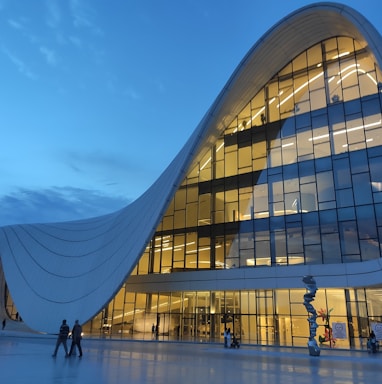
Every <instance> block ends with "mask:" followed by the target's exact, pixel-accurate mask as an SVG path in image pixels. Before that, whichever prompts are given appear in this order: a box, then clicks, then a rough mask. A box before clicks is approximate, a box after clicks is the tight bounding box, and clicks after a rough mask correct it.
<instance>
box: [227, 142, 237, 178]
mask: <svg viewBox="0 0 382 384" xmlns="http://www.w3.org/2000/svg"><path fill="white" fill-rule="evenodd" d="M235 147H236V146H235ZM236 174H237V151H234V152H228V153H226V155H225V176H226V177H227V176H233V175H236Z"/></svg>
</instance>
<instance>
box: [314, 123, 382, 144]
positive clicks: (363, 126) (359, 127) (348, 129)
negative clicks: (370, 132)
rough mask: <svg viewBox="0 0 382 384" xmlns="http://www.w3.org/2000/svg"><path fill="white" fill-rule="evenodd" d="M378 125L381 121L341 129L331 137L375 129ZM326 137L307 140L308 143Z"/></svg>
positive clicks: (327, 135) (326, 135)
mask: <svg viewBox="0 0 382 384" xmlns="http://www.w3.org/2000/svg"><path fill="white" fill-rule="evenodd" d="M378 125H381V120H379V121H375V122H374V123H369V124H366V125H359V126H357V127H353V128H345V129H341V130H340V131H334V132H333V133H332V134H333V136H336V135H341V134H343V133H346V132H347V133H349V132H353V131H358V130H359V129H363V128H372V127H376V126H378ZM327 137H329V133H326V134H325V135H320V136H315V137H311V138H310V139H308V141H314V140H320V139H324V138H327Z"/></svg>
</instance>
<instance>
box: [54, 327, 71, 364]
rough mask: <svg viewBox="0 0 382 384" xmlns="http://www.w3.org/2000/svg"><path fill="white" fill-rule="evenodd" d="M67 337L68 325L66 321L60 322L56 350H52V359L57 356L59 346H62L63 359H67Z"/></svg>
mask: <svg viewBox="0 0 382 384" xmlns="http://www.w3.org/2000/svg"><path fill="white" fill-rule="evenodd" d="M68 335H69V325H68V324H66V320H62V324H61V327H60V332H59V334H58V337H57V342H56V348H55V349H54V352H53V355H52V357H56V356H57V351H58V347H59V346H60V344H62V345H63V346H64V349H65V357H69V354H68V346H67V345H66V340H67V339H68Z"/></svg>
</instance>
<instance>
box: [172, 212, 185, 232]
mask: <svg viewBox="0 0 382 384" xmlns="http://www.w3.org/2000/svg"><path fill="white" fill-rule="evenodd" d="M185 225H186V210H185V209H182V210H181V211H175V213H174V228H184V227H185Z"/></svg>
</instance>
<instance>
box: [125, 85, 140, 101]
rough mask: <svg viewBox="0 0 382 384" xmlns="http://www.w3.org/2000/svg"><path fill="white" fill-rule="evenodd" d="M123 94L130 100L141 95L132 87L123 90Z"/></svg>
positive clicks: (137, 98) (136, 98) (138, 98)
mask: <svg viewBox="0 0 382 384" xmlns="http://www.w3.org/2000/svg"><path fill="white" fill-rule="evenodd" d="M123 94H124V95H125V96H126V97H127V98H129V99H132V100H140V99H141V98H142V97H141V95H140V94H139V93H138V92H136V91H135V90H134V89H132V88H127V89H125V90H124V91H123Z"/></svg>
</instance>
